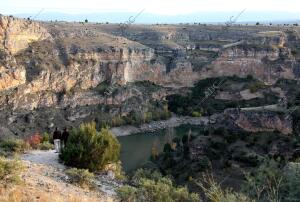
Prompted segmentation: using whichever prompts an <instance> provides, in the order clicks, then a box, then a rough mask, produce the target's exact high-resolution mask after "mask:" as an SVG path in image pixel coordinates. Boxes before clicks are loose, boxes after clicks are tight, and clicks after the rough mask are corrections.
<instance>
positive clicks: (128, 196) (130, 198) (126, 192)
mask: <svg viewBox="0 0 300 202" xmlns="http://www.w3.org/2000/svg"><path fill="white" fill-rule="evenodd" d="M117 194H118V197H119V198H120V199H121V200H122V201H126V202H135V201H136V196H137V195H136V194H137V189H136V188H135V187H132V186H129V185H125V186H122V187H120V188H119V189H118V193H117Z"/></svg>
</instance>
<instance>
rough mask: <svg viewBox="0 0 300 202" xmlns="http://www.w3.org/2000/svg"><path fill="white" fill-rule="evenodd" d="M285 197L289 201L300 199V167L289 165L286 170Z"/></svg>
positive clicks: (283, 189)
mask: <svg viewBox="0 0 300 202" xmlns="http://www.w3.org/2000/svg"><path fill="white" fill-rule="evenodd" d="M282 191H283V196H284V198H285V199H286V201H288V200H292V199H300V166H299V164H298V163H289V164H288V165H287V166H286V168H285V169H284V181H283V188H282Z"/></svg>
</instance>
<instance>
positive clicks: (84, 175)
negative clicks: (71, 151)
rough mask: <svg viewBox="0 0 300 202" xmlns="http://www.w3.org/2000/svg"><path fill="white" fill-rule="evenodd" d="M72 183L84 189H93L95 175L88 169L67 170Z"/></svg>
mask: <svg viewBox="0 0 300 202" xmlns="http://www.w3.org/2000/svg"><path fill="white" fill-rule="evenodd" d="M66 174H67V175H68V176H69V179H70V182H71V183H74V184H77V185H79V186H80V187H83V188H91V187H93V186H94V182H93V180H94V174H93V173H90V172H89V171H88V170H87V169H77V168H71V169H68V170H66Z"/></svg>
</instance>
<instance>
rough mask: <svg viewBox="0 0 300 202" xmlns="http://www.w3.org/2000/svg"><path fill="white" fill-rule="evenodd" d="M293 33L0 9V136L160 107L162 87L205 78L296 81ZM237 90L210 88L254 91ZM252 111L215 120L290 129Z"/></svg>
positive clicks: (176, 88) (177, 90)
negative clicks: (75, 18)
mask: <svg viewBox="0 0 300 202" xmlns="http://www.w3.org/2000/svg"><path fill="white" fill-rule="evenodd" d="M299 33H300V29H298V28H297V27H284V26H282V27H281V26H246V25H244V26H241V25H233V26H231V27H226V26H221V25H206V24H200V25H199V24H194V25H192V24H190V25H186V24H178V25H162V24H160V25H130V26H128V27H127V28H126V29H125V30H124V29H122V27H121V26H120V25H118V24H99V23H96V24H93V23H75V22H74V23H69V22H37V21H31V20H27V19H18V18H15V17H12V16H0V103H1V104H0V111H1V113H0V123H1V124H0V137H3V136H19V135H20V136H26V135H31V134H33V133H36V132H40V133H41V132H44V131H47V132H52V131H53V130H54V128H55V127H57V126H58V127H60V128H62V127H76V126H78V125H79V124H80V123H82V122H87V121H96V122H99V120H104V119H111V118H113V117H116V116H127V115H128V114H130V113H132V112H135V113H141V114H143V113H146V112H149V111H151V110H153V108H155V107H157V105H159V106H160V107H161V108H162V109H163V105H164V104H165V103H166V97H167V96H168V95H172V94H186V92H188V91H189V89H190V88H192V87H193V86H194V84H195V83H196V82H197V81H199V80H203V79H207V78H214V77H220V76H238V77H242V78H245V77H247V76H249V75H251V76H252V77H253V78H255V79H257V80H258V81H260V82H263V83H264V84H265V85H266V86H269V87H273V86H274V85H275V84H276V83H277V82H278V81H279V80H282V79H285V80H296V81H298V79H299V76H300V62H299V61H300V60H299V59H300V54H299V53H300V52H299V50H300V42H299V36H300V35H299ZM236 88H237V90H236V91H235V92H230V93H231V95H230V93H229V92H219V94H218V95H217V97H218V99H221V100H228V99H235V96H234V95H232V93H237V94H239V96H240V97H241V98H239V99H240V100H244V99H251V98H255V97H257V96H263V95H262V94H260V93H261V92H257V93H258V95H257V94H255V93H249V92H248V91H246V92H245V91H240V90H238V89H239V87H236ZM272 91H276V92H279V93H278V97H279V98H284V97H285V96H287V94H288V92H287V91H286V90H285V89H284V87H282V88H279V89H278V88H276V89H275V87H274V88H273V89H272ZM253 96H254V97H253ZM245 97H249V98H245ZM157 103H159V104H157ZM259 113H260V114H259ZM259 113H256V112H255V111H251V110H250V111H249V110H245V111H243V113H241V114H239V115H237V114H235V113H234V112H233V111H232V110H231V111H230V110H227V111H224V113H222V114H221V116H220V117H219V118H216V119H220V120H223V119H225V118H224V117H228V116H229V117H230V119H228V121H229V122H230V123H229V124H227V125H232V127H233V128H234V127H238V128H242V129H244V130H247V131H252V132H256V131H263V130H268V131H269V130H270V131H273V130H279V131H281V132H283V133H285V134H290V133H292V122H291V120H286V119H284V117H283V116H282V115H278V114H277V113H274V112H268V111H267V112H265V110H263V111H260V112H259ZM226 120H227V119H226ZM216 122H217V123H218V121H216ZM223 124H224V122H223Z"/></svg>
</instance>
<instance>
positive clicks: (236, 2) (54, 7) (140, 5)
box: [0, 0, 300, 17]
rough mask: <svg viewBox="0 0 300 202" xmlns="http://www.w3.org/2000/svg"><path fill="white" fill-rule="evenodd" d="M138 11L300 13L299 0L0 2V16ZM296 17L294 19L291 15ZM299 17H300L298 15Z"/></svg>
mask: <svg viewBox="0 0 300 202" xmlns="http://www.w3.org/2000/svg"><path fill="white" fill-rule="evenodd" d="M42 8H44V9H45V10H44V11H43V12H53V11H54V12H62V13H70V14H80V13H97V12H139V11H141V10H142V9H145V12H146V13H153V14H162V15H180V14H187V13H194V12H201V11H225V12H226V11H228V12H231V11H235V12H236V11H241V10H243V9H244V8H246V9H247V11H284V12H291V13H293V12H294V13H295V12H298V13H300V0H0V13H3V14H17V13H38V12H39V10H40V9H42ZM292 17H297V16H292ZM299 17H300V16H299Z"/></svg>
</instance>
